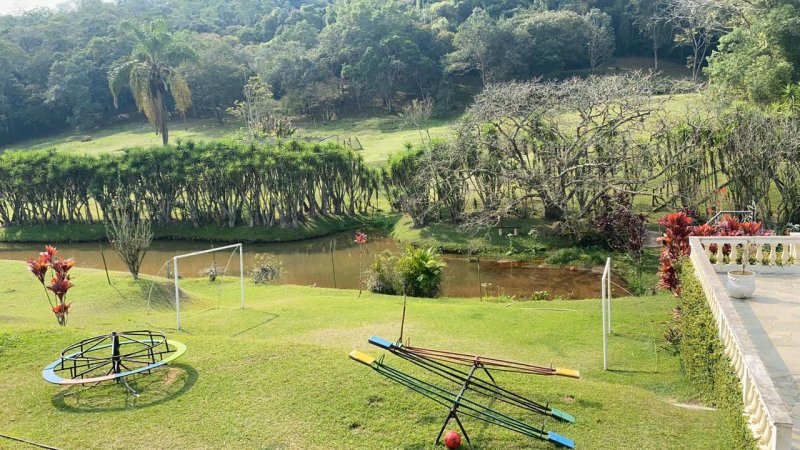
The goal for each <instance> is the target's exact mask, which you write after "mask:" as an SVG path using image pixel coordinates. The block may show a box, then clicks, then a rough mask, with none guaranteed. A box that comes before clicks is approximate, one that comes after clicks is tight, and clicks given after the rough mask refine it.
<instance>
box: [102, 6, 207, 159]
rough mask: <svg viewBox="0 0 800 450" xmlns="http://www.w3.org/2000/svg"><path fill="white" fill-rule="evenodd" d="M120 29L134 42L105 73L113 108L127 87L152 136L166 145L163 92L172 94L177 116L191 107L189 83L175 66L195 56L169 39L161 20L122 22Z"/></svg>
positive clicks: (167, 138)
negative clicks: (138, 23)
mask: <svg viewBox="0 0 800 450" xmlns="http://www.w3.org/2000/svg"><path fill="white" fill-rule="evenodd" d="M123 26H125V27H127V28H128V29H130V30H131V31H132V34H133V37H134V38H135V40H136V43H135V44H134V47H133V52H131V54H130V55H129V56H126V57H124V58H120V59H119V60H117V61H115V62H114V64H112V65H111V69H110V70H109V71H108V86H109V87H110V88H111V94H112V95H113V96H114V106H115V107H119V104H118V96H119V93H120V92H121V91H122V89H123V88H124V87H125V86H128V87H129V88H130V90H131V93H132V94H133V99H134V101H136V106H137V107H138V108H139V112H142V113H144V115H145V116H146V117H147V120H148V121H150V123H151V124H152V125H153V126H154V127H155V129H156V134H158V133H161V140H162V141H163V143H164V145H167V142H168V141H169V131H168V130H167V105H166V98H167V93H170V94H172V98H173V100H175V108H176V109H177V110H178V111H180V113H181V114H185V113H186V110H187V109H188V108H189V107H190V106H191V105H192V93H191V91H189V84H188V83H187V82H186V79H185V78H184V77H183V76H182V75H181V74H180V73H179V72H178V71H177V70H176V69H175V67H176V66H177V65H179V64H181V63H184V62H193V61H195V60H196V59H197V55H196V54H195V53H194V51H193V50H192V49H191V48H189V47H188V46H186V45H183V44H181V43H179V42H176V41H174V40H173V37H172V34H171V33H170V32H169V30H167V24H166V23H165V22H164V21H163V20H160V19H157V20H154V21H152V22H150V23H149V24H145V25H143V26H141V27H136V26H133V25H131V24H130V23H128V22H123Z"/></svg>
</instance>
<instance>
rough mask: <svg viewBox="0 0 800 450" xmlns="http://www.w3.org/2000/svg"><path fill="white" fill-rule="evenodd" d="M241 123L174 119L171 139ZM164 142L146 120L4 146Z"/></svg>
mask: <svg viewBox="0 0 800 450" xmlns="http://www.w3.org/2000/svg"><path fill="white" fill-rule="evenodd" d="M237 128H238V126H235V125H230V124H228V125H224V126H220V125H219V124H218V123H217V122H216V121H215V120H211V119H192V120H187V121H186V123H184V122H183V121H178V122H175V121H173V122H170V124H169V138H170V142H174V140H176V139H183V140H189V139H193V140H196V141H200V140H211V139H219V138H221V137H224V136H226V135H228V134H229V133H231V132H233V131H235V130H236V129H237ZM84 135H89V136H91V137H92V140H91V141H88V142H81V136H84ZM153 145H161V135H156V133H155V131H153V127H152V126H151V125H150V124H148V123H147V122H145V121H141V122H129V123H126V124H123V125H115V126H111V127H108V128H103V129H101V130H92V131H86V132H79V133H76V132H67V133H61V134H57V135H54V136H48V137H44V138H38V139H32V140H28V141H22V142H16V143H14V144H12V145H10V146H8V147H6V148H2V150H37V149H51V148H55V149H57V150H59V151H64V152H79V153H98V152H113V151H118V150H122V149H124V148H129V147H149V146H153Z"/></svg>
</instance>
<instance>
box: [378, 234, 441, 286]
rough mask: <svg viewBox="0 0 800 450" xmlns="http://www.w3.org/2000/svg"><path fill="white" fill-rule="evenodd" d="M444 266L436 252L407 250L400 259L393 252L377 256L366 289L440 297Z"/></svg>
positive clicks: (424, 249) (431, 250) (422, 249)
mask: <svg viewBox="0 0 800 450" xmlns="http://www.w3.org/2000/svg"><path fill="white" fill-rule="evenodd" d="M444 267H445V263H444V261H442V256H441V254H439V252H437V251H436V250H434V249H433V248H420V249H414V248H413V247H410V246H409V247H408V249H407V250H406V253H405V254H404V255H402V256H400V257H398V256H397V255H395V254H394V253H392V252H390V251H385V252H383V253H381V254H380V255H378V257H377V258H376V259H375V262H374V263H372V266H371V267H370V270H369V271H368V273H367V278H366V279H367V289H369V290H370V291H371V292H377V293H379V294H391V295H396V294H402V293H403V291H404V290H405V292H406V294H408V295H410V296H412V297H438V296H439V294H440V293H441V291H442V280H443V279H444Z"/></svg>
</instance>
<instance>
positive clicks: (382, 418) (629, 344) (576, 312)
mask: <svg viewBox="0 0 800 450" xmlns="http://www.w3.org/2000/svg"><path fill="white" fill-rule="evenodd" d="M65 256H69V255H65ZM73 272H74V282H75V284H76V285H75V287H74V288H73V289H72V290H71V291H70V293H69V297H70V299H71V300H74V302H75V303H74V305H73V308H72V310H71V315H70V319H69V323H68V325H67V327H66V328H63V329H60V328H59V327H58V326H57V325H56V322H55V320H54V318H53V317H52V313H50V312H49V311H48V307H47V302H46V300H45V299H44V296H43V293H42V292H41V286H38V282H36V280H35V279H34V278H33V277H32V276H31V275H30V274H29V273H27V272H26V269H25V266H24V264H23V263H22V262H19V261H0V276H2V278H3V280H4V283H3V285H2V287H0V377H1V378H2V379H3V380H4V386H3V389H0V405H3V414H0V433H2V434H6V435H11V436H15V437H19V438H23V439H28V440H32V441H36V442H39V443H42V444H46V445H51V446H56V447H59V448H64V449H78V448H266V449H416V450H421V449H432V448H434V447H433V446H432V441H433V437H434V436H435V435H436V432H437V431H438V429H439V427H440V425H441V420H443V418H444V416H445V415H446V411H445V410H444V409H443V408H441V407H438V406H436V405H435V404H433V403H432V402H430V401H427V400H425V399H424V398H422V397H420V396H418V395H416V394H414V393H412V392H410V391H408V390H406V389H405V388H402V387H400V386H398V385H396V384H392V383H391V382H390V381H388V380H385V379H383V378H381V377H380V376H379V375H377V374H376V373H374V372H372V371H371V370H369V369H368V368H366V367H364V366H362V365H360V364H357V363H355V362H353V361H350V360H348V358H347V354H348V352H350V351H351V350H352V349H360V350H362V351H367V352H369V353H371V354H372V355H374V356H378V355H379V354H380V353H381V352H379V351H376V350H375V349H374V348H370V346H368V345H367V342H366V341H367V338H368V337H369V336H370V335H373V334H375V335H380V336H383V337H387V338H390V339H394V338H396V337H397V335H398V331H399V330H398V328H399V319H400V313H401V308H402V306H401V305H402V302H401V300H400V299H399V298H395V297H387V296H379V295H371V294H364V295H363V296H362V297H361V298H358V297H357V294H356V292H354V291H348V290H329V289H315V288H306V287H292V286H254V285H252V284H250V283H248V284H247V285H246V292H247V308H246V309H244V310H240V309H238V307H237V306H238V286H237V283H235V282H234V281H233V280H230V279H228V280H225V281H224V282H223V283H217V284H212V283H210V282H208V281H207V280H199V279H198V280H184V281H183V282H182V284H181V286H182V288H183V289H184V290H185V297H184V298H185V301H183V302H182V308H183V315H182V324H183V327H184V331H183V332H180V333H178V332H175V330H174V327H175V325H174V318H175V316H174V310H173V309H172V305H171V294H170V292H171V290H170V286H169V285H163V286H162V285H156V289H155V291H156V294H155V298H154V300H153V302H154V310H153V312H152V313H151V314H150V315H147V313H146V301H147V292H148V290H149V289H150V286H151V281H150V280H146V279H142V280H140V281H133V280H131V279H130V277H129V276H128V275H127V274H122V273H112V275H111V278H112V282H113V286H111V287H110V286H108V285H107V283H106V280H105V275H104V274H103V273H102V272H97V271H92V270H86V269H80V268H76V269H74V270H73ZM674 305H675V300H673V299H672V298H671V297H668V296H660V297H645V298H626V299H618V300H615V304H614V311H615V312H614V330H615V334H614V335H613V336H612V337H611V339H610V368H611V369H612V370H610V371H608V372H604V371H602V370H601V367H602V366H601V351H600V340H599V336H600V308H599V305H598V302H597V301H596V300H594V301H593V300H587V301H553V302H527V303H491V302H487V303H481V302H478V301H475V300H463V299H438V300H422V299H410V301H409V307H408V314H407V322H406V336H407V337H408V336H410V337H411V339H412V343H414V344H416V345H419V346H430V347H440V348H446V349H452V350H460V351H470V352H477V353H484V354H489V355H492V356H496V357H505V358H514V359H518V360H522V361H529V362H533V363H539V364H543V365H549V364H553V365H555V366H559V367H568V368H574V369H578V370H580V371H581V374H582V378H581V379H580V380H573V379H564V378H558V379H555V378H545V377H533V376H526V375H515V374H503V373H500V374H497V376H498V382H499V383H500V384H501V385H503V386H505V387H508V388H511V389H514V390H516V391H518V392H519V393H520V394H523V395H525V396H528V397H532V398H533V399H535V400H538V401H540V402H549V403H550V405H552V406H553V407H556V408H560V409H562V410H565V411H567V412H569V413H571V414H573V415H575V416H576V417H577V423H575V424H572V425H564V424H557V423H553V422H552V421H548V422H547V423H546V424H545V427H546V428H548V429H549V430H552V431H556V432H558V433H560V434H563V435H566V436H568V437H570V438H572V439H574V440H575V441H576V443H577V445H578V448H584V449H634V448H635V449H638V448H648V449H650V448H653V449H655V448H658V449H672V448H675V449H678V448H692V449H717V448H730V447H729V445H728V439H729V435H728V431H727V430H726V429H725V426H724V423H723V417H722V415H721V414H720V413H719V412H717V411H705V410H694V409H686V408H682V407H678V406H675V405H674V403H675V402H678V401H684V402H685V401H691V400H692V399H693V397H694V394H693V391H692V389H691V388H690V386H689V384H688V381H687V379H686V378H685V377H684V376H683V375H682V373H681V370H680V363H679V359H678V357H677V356H674V355H673V354H672V353H671V352H669V351H667V350H666V349H665V348H664V346H663V338H662V335H661V333H662V330H661V328H662V322H663V321H664V320H666V318H667V317H668V316H669V314H670V310H671V309H672V308H673V307H674ZM142 328H151V329H156V330H163V331H166V332H167V333H169V335H170V336H171V337H172V338H174V339H177V340H179V341H181V342H183V343H185V344H186V345H187V346H188V351H187V353H186V355H184V357H183V358H182V359H180V360H179V361H178V363H177V364H174V365H173V366H171V367H170V368H169V369H161V370H159V371H157V372H156V373H154V374H153V375H151V376H147V377H140V378H137V379H135V380H133V381H132V382H133V385H134V387H135V388H137V389H139V390H141V391H142V393H143V394H142V397H140V398H139V399H136V400H133V399H132V398H130V397H128V398H126V395H125V390H124V388H123V387H121V386H119V385H113V384H111V385H107V386H99V387H96V388H94V389H92V390H90V391H86V392H84V393H82V394H80V395H71V396H65V395H64V394H65V393H66V392H64V391H63V390H61V389H59V388H58V387H56V386H53V385H48V384H47V383H46V382H45V381H44V380H42V378H41V376H40V373H41V369H42V367H44V366H45V365H46V364H48V363H49V362H51V361H52V360H54V359H56V357H57V355H58V352H59V351H60V349H61V348H63V347H65V346H66V345H68V344H70V343H72V342H75V341H78V340H80V339H82V338H86V337H89V336H93V335H97V334H104V333H108V332H109V331H111V330H129V329H142ZM386 362H387V364H389V365H391V366H393V367H397V368H401V369H403V370H407V371H409V372H411V373H414V374H415V375H419V376H421V377H425V378H426V379H428V380H431V381H432V379H431V378H430V376H429V375H426V374H424V373H420V372H419V371H417V370H413V368H412V367H410V366H409V364H405V363H403V362H401V361H399V360H398V358H396V357H393V356H387V358H386ZM443 383H444V382H443ZM444 386H447V387H448V388H450V389H453V386H448V385H447V384H446V383H445V384H444ZM486 401H487V402H491V400H488V399H487V400H486ZM494 406H496V407H498V409H501V410H503V411H506V412H510V411H508V410H506V409H505V408H504V407H502V406H500V404H498V403H494ZM521 418H523V419H525V420H526V421H528V422H529V423H531V424H535V425H536V426H541V425H542V420H541V418H539V417H534V416H530V415H526V414H522V415H521ZM465 426H466V427H467V428H468V430H469V431H470V432H471V434H472V437H473V440H474V441H475V443H476V445H477V448H479V449H521V448H542V449H549V448H553V447H551V446H550V445H548V444H545V443H541V442H538V441H533V440H531V439H528V438H524V437H521V436H519V435H515V434H513V433H510V432H507V431H504V430H502V429H500V428H498V427H494V426H484V425H482V424H480V423H476V422H475V421H474V420H470V419H466V421H465ZM0 447H2V448H26V447H19V446H17V445H16V444H15V443H14V442H12V441H9V440H5V439H2V438H0Z"/></svg>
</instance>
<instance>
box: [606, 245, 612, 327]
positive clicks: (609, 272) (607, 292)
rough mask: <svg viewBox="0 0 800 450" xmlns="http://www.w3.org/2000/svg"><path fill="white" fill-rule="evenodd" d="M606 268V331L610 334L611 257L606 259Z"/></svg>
mask: <svg viewBox="0 0 800 450" xmlns="http://www.w3.org/2000/svg"><path fill="white" fill-rule="evenodd" d="M606 268H607V269H608V276H607V277H606V283H607V284H608V287H607V288H606V296H607V297H608V327H607V330H608V333H609V334H611V258H608V259H607V260H606Z"/></svg>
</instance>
